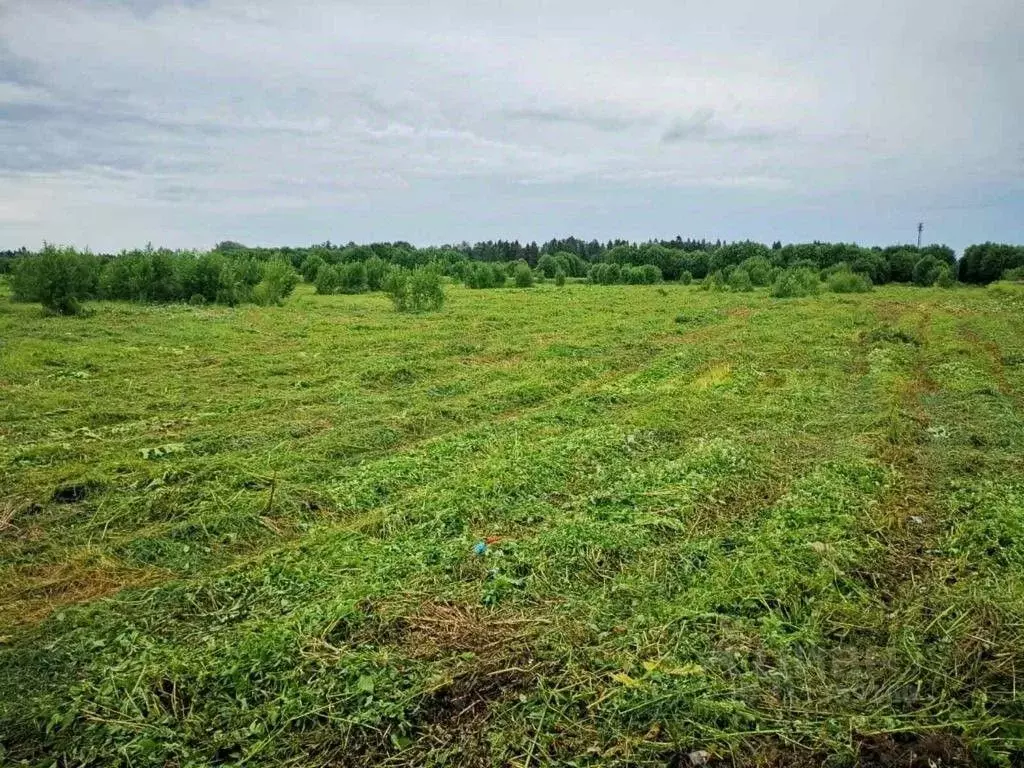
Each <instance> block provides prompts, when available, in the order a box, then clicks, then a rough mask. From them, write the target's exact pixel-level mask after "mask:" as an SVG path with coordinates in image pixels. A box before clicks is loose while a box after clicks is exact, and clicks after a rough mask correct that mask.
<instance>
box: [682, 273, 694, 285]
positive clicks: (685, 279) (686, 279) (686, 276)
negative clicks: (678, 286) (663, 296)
mask: <svg viewBox="0 0 1024 768" xmlns="http://www.w3.org/2000/svg"><path fill="white" fill-rule="evenodd" d="M679 282H680V283H682V284H683V285H689V284H690V283H692V282H693V274H692V273H691V272H690V270H688V269H684V270H683V271H682V272H681V273H680V274H679Z"/></svg>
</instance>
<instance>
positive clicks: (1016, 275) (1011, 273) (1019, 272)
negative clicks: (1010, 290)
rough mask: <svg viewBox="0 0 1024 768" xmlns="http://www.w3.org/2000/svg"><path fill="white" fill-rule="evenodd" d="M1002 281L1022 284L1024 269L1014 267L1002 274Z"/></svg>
mask: <svg viewBox="0 0 1024 768" xmlns="http://www.w3.org/2000/svg"><path fill="white" fill-rule="evenodd" d="M1003 280H1008V281H1010V282H1011V283H1024V267H1014V268H1013V269H1008V270H1006V271H1005V272H1003Z"/></svg>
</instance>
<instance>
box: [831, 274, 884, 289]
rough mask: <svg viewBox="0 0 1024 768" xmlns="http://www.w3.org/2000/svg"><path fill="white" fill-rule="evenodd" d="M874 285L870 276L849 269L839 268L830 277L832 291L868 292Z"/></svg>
mask: <svg viewBox="0 0 1024 768" xmlns="http://www.w3.org/2000/svg"><path fill="white" fill-rule="evenodd" d="M873 287H874V286H873V285H872V283H871V278H870V277H868V276H867V275H860V274H857V273H856V272H851V271H849V270H838V271H835V272H833V273H832V274H831V275H829V277H828V289H829V290H830V291H832V293H867V292H868V291H870V290H871V289H872V288H873Z"/></svg>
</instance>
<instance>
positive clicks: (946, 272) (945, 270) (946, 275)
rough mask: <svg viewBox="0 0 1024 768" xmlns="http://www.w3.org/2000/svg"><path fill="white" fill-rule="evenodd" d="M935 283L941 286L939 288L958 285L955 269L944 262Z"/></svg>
mask: <svg viewBox="0 0 1024 768" xmlns="http://www.w3.org/2000/svg"><path fill="white" fill-rule="evenodd" d="M935 285H937V286H939V288H952V287H953V286H955V285H956V278H955V277H953V269H952V268H951V267H950V266H949V265H948V264H943V265H942V267H940V268H939V276H938V277H936V278H935Z"/></svg>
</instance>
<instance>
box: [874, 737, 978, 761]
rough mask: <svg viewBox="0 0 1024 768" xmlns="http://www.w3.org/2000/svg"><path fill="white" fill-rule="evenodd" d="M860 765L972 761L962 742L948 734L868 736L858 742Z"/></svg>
mask: <svg viewBox="0 0 1024 768" xmlns="http://www.w3.org/2000/svg"><path fill="white" fill-rule="evenodd" d="M857 764H858V765H859V766H861V768H952V766H970V765H974V762H973V761H972V760H971V758H970V753H969V751H968V750H967V748H966V747H965V746H964V744H963V742H962V741H960V739H958V738H957V737H955V736H953V735H952V734H949V733H941V732H936V733H925V734H916V733H899V734H882V735H878V736H868V737H866V738H864V739H863V740H862V741H861V742H860V743H859V744H858V750H857Z"/></svg>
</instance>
